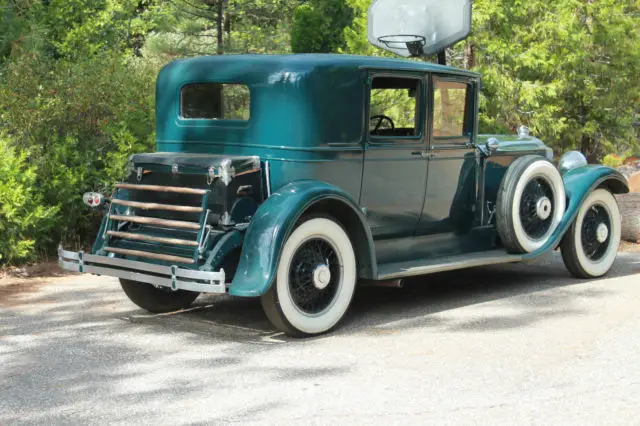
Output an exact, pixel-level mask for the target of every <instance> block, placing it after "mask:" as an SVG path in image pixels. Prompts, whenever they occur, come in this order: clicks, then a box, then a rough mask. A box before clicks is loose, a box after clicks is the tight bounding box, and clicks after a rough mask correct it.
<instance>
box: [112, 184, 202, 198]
mask: <svg viewBox="0 0 640 426" xmlns="http://www.w3.org/2000/svg"><path fill="white" fill-rule="evenodd" d="M115 187H116V188H120V189H132V190H138V191H156V192H175V193H179V194H193V195H204V194H206V193H207V192H208V190H206V189H197V188H188V187H184V186H160V185H138V184H134V183H116V185H115Z"/></svg>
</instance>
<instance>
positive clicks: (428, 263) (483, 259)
mask: <svg viewBox="0 0 640 426" xmlns="http://www.w3.org/2000/svg"><path fill="white" fill-rule="evenodd" d="M523 259H524V258H523V255H519V254H507V253H505V252H504V251H503V250H492V251H484V252H480V253H467V254H460V255H456V256H449V257H440V258H437V259H419V260H412V261H409V262H397V263H387V264H384V265H380V266H378V277H377V279H378V280H389V279H392V278H402V277H412V276H416V275H427V274H434V273H436V272H444V271H453V270H456V269H464V268H473V267H475V266H485V265H497V264H500V263H511V262H519V261H521V260H523Z"/></svg>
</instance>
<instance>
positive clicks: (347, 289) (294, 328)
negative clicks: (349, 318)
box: [260, 216, 357, 337]
mask: <svg viewBox="0 0 640 426" xmlns="http://www.w3.org/2000/svg"><path fill="white" fill-rule="evenodd" d="M356 270H357V269H356V257H355V253H354V250H353V245H352V243H351V240H350V238H349V235H348V234H347V233H346V231H345V230H344V228H343V227H342V225H340V224H339V223H337V222H336V221H335V220H333V219H331V218H329V217H324V216H323V217H311V218H308V219H304V220H302V221H301V223H299V224H298V225H297V227H296V228H295V229H294V230H293V232H292V233H291V235H290V236H289V237H288V239H287V241H286V242H285V244H284V246H283V249H282V254H281V256H280V260H279V262H278V269H277V275H276V279H275V282H274V283H273V284H272V285H271V287H270V288H269V290H268V291H267V292H266V293H265V294H264V295H262V297H261V299H260V300H261V303H262V307H263V309H264V312H265V314H266V315H267V317H268V318H269V320H270V321H271V323H272V324H273V325H274V326H275V327H276V328H278V329H280V330H282V331H284V332H285V333H287V334H288V335H290V336H295V337H301V336H307V335H314V334H319V333H324V332H327V331H329V330H331V329H332V328H334V327H335V326H336V325H337V324H338V323H339V322H340V320H341V319H342V318H343V316H344V314H345V313H346V311H347V309H348V308H349V305H350V304H351V299H352V298H353V293H354V291H355V285H356V279H357V274H356Z"/></svg>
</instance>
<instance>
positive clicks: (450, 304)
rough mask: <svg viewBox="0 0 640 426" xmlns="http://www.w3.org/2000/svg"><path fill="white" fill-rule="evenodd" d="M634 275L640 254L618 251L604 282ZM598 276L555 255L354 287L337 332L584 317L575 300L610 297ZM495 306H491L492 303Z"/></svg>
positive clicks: (481, 327) (469, 327)
mask: <svg viewBox="0 0 640 426" xmlns="http://www.w3.org/2000/svg"><path fill="white" fill-rule="evenodd" d="M638 273H640V256H638V255H636V254H627V253H625V254H621V255H620V256H619V257H618V259H617V260H616V263H615V264H614V266H613V267H612V269H611V271H610V272H609V273H608V274H607V275H606V276H605V277H602V278H600V279H599V280H601V281H602V282H603V284H606V280H610V279H614V278H618V277H624V276H628V275H633V274H638ZM593 281H598V280H594V279H592V280H585V279H577V278H574V277H573V276H571V275H570V274H569V272H567V270H566V269H565V267H564V264H563V263H562V259H561V257H560V255H559V254H558V253H553V254H550V255H548V256H545V258H544V259H541V260H537V261H533V262H530V263H518V264H506V265H498V266H486V267H477V268H470V269H464V270H459V271H451V272H443V273H438V274H433V275H428V276H422V277H415V278H412V279H409V280H406V281H405V282H404V286H403V287H402V288H399V289H397V288H375V287H374V288H363V289H360V291H359V292H358V294H357V296H356V298H355V299H354V302H353V304H352V306H351V312H350V314H349V316H348V317H347V319H346V321H345V324H344V326H343V331H342V332H343V333H353V332H359V331H364V332H367V330H370V331H371V332H372V333H381V334H384V333H385V332H391V331H392V330H395V331H397V330H400V329H405V330H406V329H409V328H418V327H429V326H432V327H438V328H441V329H445V330H448V331H465V332H469V331H477V332H484V331H496V330H500V329H509V328H517V327H526V326H529V325H532V324H535V323H537V322H540V321H543V320H545V319H549V318H554V317H561V316H568V315H584V314H586V313H587V312H585V311H584V309H583V308H582V307H581V306H580V303H579V301H580V300H581V299H585V298H587V299H591V298H599V297H604V296H607V295H610V293H611V292H612V290H610V289H608V288H606V285H604V286H603V287H599V288H593V287H592V286H585V284H587V283H590V282H593ZM491 301H499V302H500V305H499V306H500V309H501V310H504V311H505V312H501V313H500V314H499V315H498V314H496V312H495V309H485V310H480V309H478V310H477V312H476V315H473V316H471V317H470V318H466V317H460V318H455V315H447V317H448V318H447V319H446V320H445V319H444V318H443V317H444V315H440V314H445V313H449V312H450V311H454V310H455V309H458V308H462V307H467V306H474V305H478V306H481V305H482V304H483V303H486V302H491ZM492 306H493V307H495V304H493V305H492Z"/></svg>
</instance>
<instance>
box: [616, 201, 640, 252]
mask: <svg viewBox="0 0 640 426" xmlns="http://www.w3.org/2000/svg"><path fill="white" fill-rule="evenodd" d="M616 199H617V200H618V207H619V208H620V215H621V216H622V240H623V241H630V242H632V243H640V192H630V193H628V194H620V195H616Z"/></svg>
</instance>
